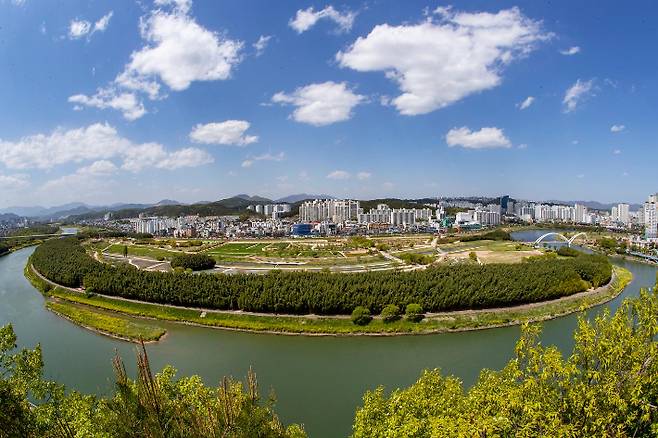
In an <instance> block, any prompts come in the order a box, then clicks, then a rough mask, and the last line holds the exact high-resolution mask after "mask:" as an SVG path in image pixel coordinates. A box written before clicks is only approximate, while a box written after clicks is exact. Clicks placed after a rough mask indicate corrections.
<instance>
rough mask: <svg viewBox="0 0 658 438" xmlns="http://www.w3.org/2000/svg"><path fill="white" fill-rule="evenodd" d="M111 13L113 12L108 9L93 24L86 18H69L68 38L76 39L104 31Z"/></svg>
mask: <svg viewBox="0 0 658 438" xmlns="http://www.w3.org/2000/svg"><path fill="white" fill-rule="evenodd" d="M113 15H114V12H113V11H110V12H108V13H107V14H105V15H103V16H102V17H101V18H99V19H98V21H96V22H95V23H93V24H92V23H90V22H89V21H87V20H77V19H74V20H71V22H70V23H69V32H68V35H69V38H70V39H72V40H77V39H80V38H82V37H85V36H91V35H93V34H94V33H96V32H105V30H106V29H107V26H109V24H110V20H111V19H112V16H113Z"/></svg>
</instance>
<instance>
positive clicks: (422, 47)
mask: <svg viewBox="0 0 658 438" xmlns="http://www.w3.org/2000/svg"><path fill="white" fill-rule="evenodd" d="M436 12H437V13H438V14H439V19H438V21H435V19H434V18H429V19H427V21H424V22H422V23H420V24H408V25H407V24H405V25H399V26H392V25H389V24H380V25H377V26H375V28H374V29H373V30H372V31H371V32H370V34H368V35H367V36H366V37H360V38H358V39H357V40H356V41H355V42H354V44H352V45H351V46H350V47H349V48H348V49H347V50H346V51H344V52H339V53H337V54H336V60H337V61H338V63H339V64H340V65H341V66H342V67H348V68H351V69H354V70H357V71H360V72H371V71H384V72H385V73H386V76H387V77H388V78H390V79H392V80H394V81H396V82H397V83H398V85H399V87H400V90H401V92H402V94H401V95H399V96H398V97H396V98H394V99H393V100H392V101H391V102H392V104H393V105H395V107H396V108H397V109H398V111H399V112H400V113H402V114H405V115H416V114H425V113H428V112H431V111H434V110H436V109H439V108H443V107H445V106H448V105H450V104H452V103H454V102H456V101H458V100H460V99H463V98H464V97H466V96H468V95H470V94H473V93H477V92H480V91H484V90H488V89H491V88H493V87H496V86H497V85H499V84H500V82H501V80H502V77H501V73H502V70H503V68H504V67H505V66H506V65H508V64H509V63H511V62H512V61H514V60H515V59H517V58H519V57H522V56H524V55H527V54H528V53H529V52H531V51H532V50H533V49H534V47H535V45H536V44H537V43H538V42H540V41H543V40H546V39H548V38H550V37H551V35H550V34H546V33H544V32H543V30H542V26H541V22H539V21H535V20H532V19H530V18H527V17H526V16H524V15H523V14H522V13H521V11H520V10H519V9H518V8H511V9H506V10H502V11H500V12H498V13H495V14H492V13H487V12H478V13H467V12H453V11H452V10H450V9H446V8H439V9H438V10H437V11H436Z"/></svg>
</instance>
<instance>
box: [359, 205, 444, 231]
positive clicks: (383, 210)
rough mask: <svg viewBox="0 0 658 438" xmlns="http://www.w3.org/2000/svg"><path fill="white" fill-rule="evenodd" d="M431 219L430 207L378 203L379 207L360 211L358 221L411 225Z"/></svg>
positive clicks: (363, 222) (361, 222)
mask: <svg viewBox="0 0 658 438" xmlns="http://www.w3.org/2000/svg"><path fill="white" fill-rule="evenodd" d="M360 210H361V209H360ZM430 219H432V209H430V208H391V207H389V206H388V205H386V204H378V205H377V208H371V209H370V211H368V212H367V213H366V212H364V211H360V212H359V214H358V218H357V221H358V222H359V223H360V224H389V225H394V226H409V225H415V224H416V223H417V222H428V221H429V220H430Z"/></svg>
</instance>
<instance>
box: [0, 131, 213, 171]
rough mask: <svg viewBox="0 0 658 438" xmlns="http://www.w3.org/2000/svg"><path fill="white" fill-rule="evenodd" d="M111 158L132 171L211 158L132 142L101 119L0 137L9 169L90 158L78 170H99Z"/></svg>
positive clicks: (0, 156) (0, 151) (1, 155)
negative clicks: (8, 138)
mask: <svg viewBox="0 0 658 438" xmlns="http://www.w3.org/2000/svg"><path fill="white" fill-rule="evenodd" d="M112 158H119V159H122V160H123V164H122V166H121V168H122V169H124V170H130V171H133V172H136V171H139V170H141V169H143V168H145V167H155V168H159V169H176V168H179V167H194V166H199V165H202V164H206V163H209V162H211V161H212V157H211V156H210V155H209V154H208V153H207V152H205V151H203V150H201V149H197V148H186V149H180V150H175V151H171V152H170V151H166V150H165V148H164V146H162V145H161V144H158V143H143V144H135V143H133V142H132V141H130V140H128V139H127V138H125V137H121V136H120V135H119V134H118V132H117V130H116V129H115V128H114V127H112V126H110V125H108V124H101V123H95V124H93V125H89V126H87V127H84V128H78V129H71V130H68V131H66V130H63V129H56V130H55V131H53V132H52V133H50V134H36V135H30V136H27V137H23V138H21V139H20V140H18V141H3V140H0V163H3V164H4V165H5V166H6V167H8V168H11V169H51V168H53V167H55V166H58V165H62V164H66V163H82V162H90V161H93V163H92V164H90V165H89V166H85V167H82V168H81V170H80V171H79V172H81V173H84V174H85V175H89V174H92V173H94V174H100V173H108V172H111V171H112V170H113V167H112V166H114V164H113V163H111V162H110V161H108V160H109V159H112Z"/></svg>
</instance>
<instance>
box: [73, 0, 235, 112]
mask: <svg viewBox="0 0 658 438" xmlns="http://www.w3.org/2000/svg"><path fill="white" fill-rule="evenodd" d="M155 5H156V6H157V9H155V10H153V11H151V12H150V13H149V14H147V15H146V16H144V17H142V18H141V20H140V33H141V37H142V39H143V40H144V43H145V44H144V46H143V47H142V48H141V49H139V50H136V51H135V52H133V53H132V54H131V56H130V61H129V62H128V64H127V65H126V66H125V68H124V70H123V71H122V72H120V73H119V74H118V75H117V77H116V78H115V79H114V81H113V82H112V83H110V84H108V85H107V86H104V87H101V88H99V89H98V90H97V92H96V94H94V95H92V96H87V95H84V94H78V95H76V96H72V98H75V99H74V101H73V103H75V104H77V105H78V108H81V107H80V105H84V106H93V107H96V108H101V109H105V108H113V109H117V110H119V111H122V112H123V115H124V117H126V118H127V119H128V120H135V119H137V118H139V117H142V116H143V115H144V114H146V110H145V109H144V107H143V105H142V103H141V101H140V100H139V98H138V94H145V95H147V96H148V98H149V99H151V100H155V99H161V98H164V97H165V96H163V95H162V93H161V90H160V89H161V84H164V85H166V86H167V87H169V89H171V90H174V91H182V90H185V89H187V88H188V87H189V86H190V85H191V84H192V82H195V81H216V80H226V79H228V78H229V77H230V76H231V73H232V71H233V69H234V67H235V66H236V65H237V64H239V63H240V61H241V60H242V55H241V51H242V47H243V43H242V42H241V41H237V40H231V39H229V38H226V37H225V36H224V35H223V34H220V33H217V32H214V31H211V30H209V29H206V28H205V27H203V26H201V25H200V24H198V23H197V22H196V20H195V19H194V18H193V17H192V16H190V15H189V12H190V8H191V1H189V0H156V2H155ZM97 24H98V23H97ZM117 100H120V101H121V102H122V103H123V105H124V106H121V105H119V104H116V103H115V104H113V103H114V102H116V101H117ZM127 101H128V103H126V102H127ZM131 103H132V105H131ZM126 108H127V109H126Z"/></svg>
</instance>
